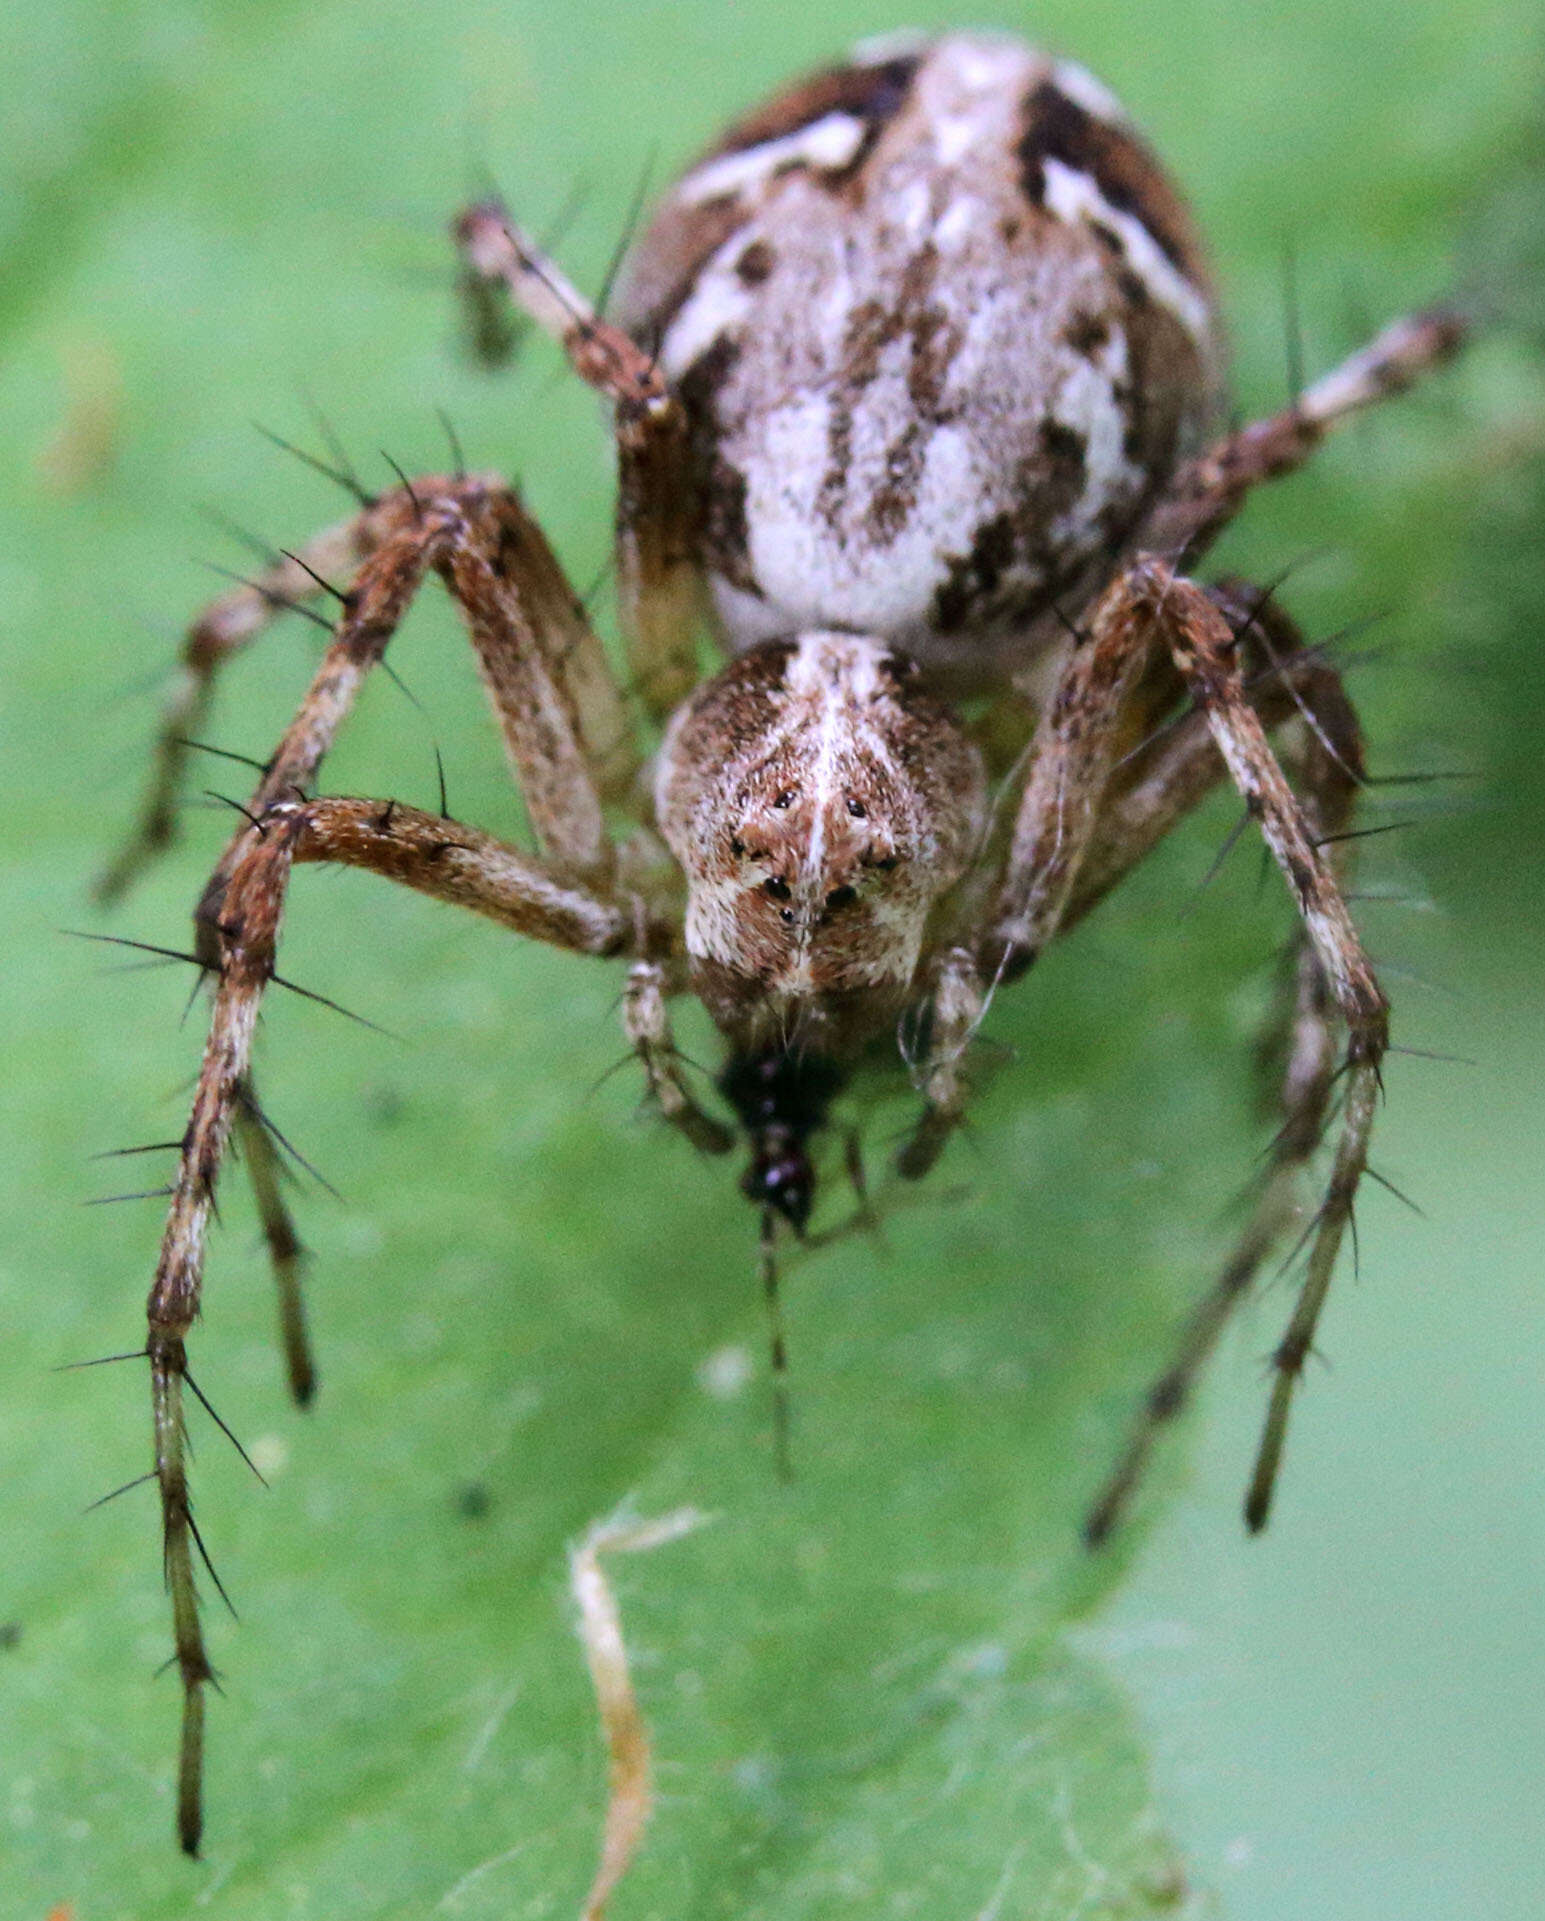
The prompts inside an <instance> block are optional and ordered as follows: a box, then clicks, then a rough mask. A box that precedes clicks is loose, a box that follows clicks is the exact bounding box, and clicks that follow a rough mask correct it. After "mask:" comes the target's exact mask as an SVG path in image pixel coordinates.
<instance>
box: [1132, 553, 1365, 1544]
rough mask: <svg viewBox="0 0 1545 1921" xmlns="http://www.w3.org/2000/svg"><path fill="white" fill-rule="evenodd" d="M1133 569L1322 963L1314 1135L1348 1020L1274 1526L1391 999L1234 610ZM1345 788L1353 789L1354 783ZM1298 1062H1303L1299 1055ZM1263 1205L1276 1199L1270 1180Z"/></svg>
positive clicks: (1286, 1354) (1289, 1366)
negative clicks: (1300, 1389) (1274, 738)
mask: <svg viewBox="0 0 1545 1921" xmlns="http://www.w3.org/2000/svg"><path fill="white" fill-rule="evenodd" d="M1129 578H1130V580H1131V582H1132V589H1133V592H1134V594H1135V595H1139V596H1143V597H1146V598H1147V599H1148V601H1149V603H1150V605H1151V606H1152V608H1153V610H1154V618H1155V620H1156V622H1157V624H1158V626H1159V629H1160V631H1161V632H1162V633H1163V635H1164V638H1165V640H1166V642H1167V643H1168V645H1169V648H1170V651H1171V653H1172V655H1173V657H1174V660H1175V664H1176V666H1177V667H1178V668H1179V669H1180V672H1181V673H1182V674H1183V675H1184V677H1185V679H1186V681H1187V683H1188V685H1189V686H1190V688H1191V691H1192V693H1193V696H1194V697H1195V699H1196V701H1197V704H1198V706H1199V707H1200V709H1201V710H1202V713H1203V715H1204V717H1205V719H1206V722H1207V725H1208V728H1209V730H1210V731H1211V734H1212V737H1213V741H1214V743H1215V745H1216V747H1217V750H1218V752H1219V754H1220V755H1221V757H1222V759H1223V761H1224V764H1225V765H1226V766H1227V768H1228V771H1229V773H1230V775H1231V776H1232V778H1233V781H1234V784H1235V786H1236V787H1237V788H1238V790H1239V792H1240V793H1241V794H1242V795H1243V797H1244V800H1245V804H1246V807H1247V808H1248V810H1249V812H1250V813H1251V815H1252V817H1253V818H1254V819H1255V820H1256V821H1257V822H1258V824H1259V826H1260V829H1261V833H1262V836H1263V837H1264V839H1265V841H1266V844H1267V846H1268V847H1269V848H1270V849H1271V852H1272V855H1273V857H1274V858H1275V860H1276V862H1277V864H1278V866H1279V867H1280V868H1281V869H1282V872H1283V875H1284V877H1285V878H1286V880H1287V882H1288V885H1289V888H1290V890H1291V891H1292V893H1293V896H1294V898H1295V900H1296V902H1297V904H1298V910H1299V914H1300V916H1301V918H1302V922H1303V927H1304V933H1305V937H1306V945H1307V950H1308V951H1309V953H1310V954H1311V955H1312V962H1313V965H1312V967H1311V968H1310V969H1309V971H1308V972H1307V973H1306V974H1303V975H1301V984H1300V989H1299V1003H1300V1024H1301V1026H1302V1029H1303V1033H1304V1035H1305V1037H1306V1042H1307V1044H1308V1047H1309V1057H1308V1058H1307V1059H1306V1060H1305V1061H1304V1062H1303V1063H1301V1064H1300V1065H1299V1068H1298V1070H1297V1071H1301V1072H1303V1073H1304V1075H1305V1076H1306V1088H1307V1090H1308V1092H1307V1093H1306V1094H1305V1095H1304V1096H1303V1097H1302V1098H1301V1112H1300V1114H1299V1116H1298V1117H1297V1119H1298V1121H1299V1122H1300V1123H1301V1124H1302V1125H1305V1126H1306V1125H1307V1123H1308V1122H1309V1121H1310V1120H1311V1119H1313V1121H1314V1123H1315V1125H1314V1132H1315V1135H1316V1136H1317V1133H1318V1121H1319V1118H1320V1116H1322V1115H1323V1112H1324V1103H1325V1100H1326V1099H1327V1098H1328V1093H1329V1084H1330V1083H1329V1077H1328V1074H1327V1072H1326V1070H1325V1068H1324V1066H1323V1064H1322V1063H1321V1062H1320V1061H1319V1059H1318V1055H1319V1050H1320V1048H1321V1046H1322V1040H1321V1036H1322V1035H1323V1026H1324V1022H1323V1015H1322V1013H1321V1012H1320V1011H1319V1008H1318V1000H1319V997H1320V996H1321V995H1324V996H1325V997H1326V998H1328V1000H1329V1001H1330V1003H1331V1004H1332V1005H1333V1006H1334V1008H1335V1010H1336V1013H1337V1014H1338V1016H1339V1017H1340V1019H1341V1021H1342V1022H1343V1023H1344V1024H1345V1027H1346V1030H1347V1048H1346V1058H1345V1062H1344V1065H1343V1072H1344V1076H1345V1081H1346V1087H1345V1094H1344V1099H1343V1108H1342V1119H1341V1130H1340V1136H1339V1139H1338V1141H1337V1145H1336V1151H1335V1158H1334V1162H1333V1165H1332V1168H1331V1175H1330V1181H1329V1185H1328V1187H1327V1190H1326V1194H1325V1198H1324V1200H1323V1202H1322V1203H1321V1206H1320V1208H1319V1211H1318V1213H1317V1215H1316V1216H1315V1218H1314V1220H1313V1221H1312V1222H1311V1223H1310V1229H1309V1260H1308V1269H1307V1273H1306V1275H1305V1279H1304V1282H1303V1286H1302V1289H1301V1291H1300V1294H1299V1297H1298V1304H1297V1307H1296V1308H1295V1311H1294V1314H1293V1317H1292V1320H1291V1321H1290V1323H1289V1326H1288V1329H1287V1332H1286V1334H1285V1335H1284V1336H1283V1339H1282V1340H1281V1342H1280V1343H1279V1344H1278V1346H1277V1349H1276V1351H1275V1353H1274V1354H1273V1356H1272V1365H1273V1368H1274V1370H1275V1375H1274V1380H1273V1386H1272V1394H1271V1402H1270V1406H1269V1408H1268V1411H1267V1417H1266V1425H1265V1430H1264V1432H1263V1434H1262V1438H1261V1446H1260V1452H1259V1454H1258V1456H1257V1460H1256V1466H1255V1471H1254V1474H1253V1476H1252V1479H1251V1484H1250V1488H1249V1491H1248V1493H1247V1495H1246V1500H1245V1519H1246V1522H1247V1524H1248V1526H1249V1527H1250V1528H1251V1530H1252V1531H1256V1530H1259V1529H1260V1528H1262V1527H1264V1526H1265V1524H1266V1519H1267V1515H1268V1513H1269V1511H1270V1506H1271V1497H1272V1491H1273V1488H1274V1486H1275V1482H1276V1475H1277V1469H1278V1466H1279V1464H1280V1461H1281V1454H1282V1445H1283V1441H1284V1439H1285V1436H1286V1432H1287V1421H1288V1415H1289V1412H1290V1409H1291V1405H1292V1397H1293V1391H1294V1388H1295V1386H1296V1383H1297V1381H1298V1378H1299V1376H1300V1374H1301V1373H1302V1371H1303V1366H1304V1362H1305V1361H1306V1359H1307V1358H1308V1355H1309V1352H1310V1349H1311V1347H1312V1345H1313V1341H1314V1333H1315V1328H1316V1326H1317V1324H1318V1320H1319V1315H1320V1311H1321V1309H1322V1308H1323V1306H1324V1304H1325V1298H1326V1295H1327V1293H1328V1291H1329V1288H1330V1279H1331V1274H1332V1271H1333V1269H1334V1267H1335V1263H1336V1257H1337V1255H1338V1253H1339V1252H1340V1248H1341V1242H1342V1239H1343V1237H1344V1235H1345V1232H1346V1227H1347V1224H1348V1222H1349V1221H1350V1219H1351V1215H1352V1205H1353V1201H1354V1199H1355V1196H1356V1193H1357V1188H1358V1184H1359V1182H1360V1180H1361V1178H1362V1174H1363V1170H1364V1168H1365V1167H1366V1165H1367V1159H1368V1141H1369V1136H1370V1134H1371V1132H1372V1128H1373V1121H1374V1116H1375V1113H1376V1111H1377V1106H1378V1097H1379V1087H1380V1081H1379V1064H1380V1062H1381V1060H1382V1058H1383V1055H1384V1051H1385V1048H1386V1046H1387V1044H1388V1028H1389V1008H1388V1003H1387V1002H1386V1000H1385V998H1384V994H1383V991H1382V989H1381V988H1380V986H1379V984H1378V981H1377V980H1376V978H1375V976H1374V973H1373V969H1372V967H1371V966H1370V964H1369V961H1368V957H1367V955H1366V954H1365V953H1364V951H1363V947H1362V942H1361V940H1360V939H1359V938H1358V934H1357V930H1356V928H1355V927H1354V926H1353V924H1352V919H1351V915H1350V914H1349V913H1348V911H1347V908H1346V904H1345V902H1344V900H1343V899H1342V897H1341V891H1340V887H1339V885H1338V883H1337V879H1336V875H1335V873H1334V871H1333V869H1332V867H1331V865H1330V863H1329V861H1328V860H1327V859H1326V857H1325V854H1324V852H1323V851H1322V848H1321V846H1320V840H1321V839H1322V838H1323V836H1322V835H1320V834H1317V832H1316V829H1315V825H1314V823H1313V821H1312V820H1311V819H1310V818H1308V817H1306V815H1305V812H1304V809H1303V808H1302V807H1301V806H1300V805H1299V803H1298V800H1297V798H1296V797H1295V795H1294V793H1293V790H1292V789H1291V787H1289V785H1288V783H1287V780H1286V778H1285V777H1284V775H1283V773H1282V770H1281V768H1280V767H1279V766H1278V764H1277V761H1276V758H1275V756H1274V755H1273V753H1272V751H1271V748H1270V746H1269V744H1268V742H1267V740H1266V736H1265V732H1264V730H1263V728H1262V725H1261V721H1260V717H1259V715H1258V714H1257V713H1256V712H1255V711H1254V709H1253V708H1252V707H1251V705H1250V702H1249V700H1248V698H1247V696H1246V694H1245V691H1244V671H1243V666H1242V658H1241V656H1242V652H1243V650H1242V648H1241V647H1240V646H1239V644H1238V642H1237V640H1236V637H1235V635H1234V632H1233V630H1232V628H1231V627H1230V624H1229V622H1228V620H1227V619H1226V618H1225V616H1224V614H1223V613H1222V612H1221V610H1220V609H1219V608H1218V606H1217V605H1216V604H1215V603H1214V602H1213V601H1212V600H1210V599H1209V598H1208V596H1207V595H1206V594H1204V593H1203V592H1202V591H1201V589H1199V588H1197V587H1195V586H1193V585H1192V584H1191V583H1190V582H1189V581H1185V580H1181V579H1177V578H1176V577H1175V576H1174V575H1173V574H1172V573H1171V572H1170V571H1169V569H1168V568H1167V567H1165V566H1164V565H1163V564H1162V563H1160V562H1156V561H1152V560H1146V561H1141V562H1139V563H1138V565H1137V566H1136V567H1135V568H1134V569H1133V570H1132V574H1131V575H1130V576H1129ZM1312 732H1313V730H1311V733H1312ZM1313 737H1314V739H1315V745H1316V746H1317V747H1318V748H1319V749H1320V750H1321V751H1323V752H1325V753H1327V754H1328V755H1329V756H1330V757H1331V758H1333V759H1334V760H1338V761H1341V762H1342V763H1346V755H1345V754H1344V753H1342V752H1339V751H1338V750H1337V749H1336V748H1335V745H1334V743H1333V742H1332V741H1331V740H1330V739H1329V737H1328V736H1326V735H1324V734H1323V732H1322V733H1320V734H1318V735H1314V736H1313ZM1340 774H1341V776H1342V777H1344V778H1346V779H1348V780H1349V781H1350V782H1351V783H1352V784H1354V785H1355V781H1356V778H1357V774H1358V763H1357V761H1356V760H1355V759H1354V760H1352V761H1351V762H1350V763H1349V764H1343V765H1342V766H1341V768H1340ZM1319 784H1320V787H1321V789H1322V791H1323V790H1324V789H1325V788H1327V787H1330V788H1331V790H1332V791H1334V782H1333V780H1332V777H1331V776H1330V775H1329V774H1327V772H1326V770H1325V768H1324V767H1323V766H1322V767H1321V768H1320V782H1319ZM1342 799H1343V801H1349V800H1350V793H1346V794H1344V795H1343V796H1342ZM1291 1071H1294V1070H1293V1065H1292V1062H1291V1057H1290V1072H1291ZM1286 1146H1287V1149H1288V1161H1287V1162H1286V1163H1285V1164H1284V1166H1283V1168H1282V1170H1281V1172H1282V1175H1283V1183H1284V1185H1285V1184H1286V1183H1287V1182H1288V1181H1289V1180H1290V1177H1291V1173H1292V1171H1293V1166H1294V1165H1295V1164H1296V1162H1297V1161H1298V1160H1299V1159H1301V1158H1302V1157H1303V1151H1304V1150H1303V1143H1301V1142H1300V1141H1299V1140H1298V1139H1297V1138H1296V1137H1295V1136H1294V1130H1293V1128H1292V1127H1290V1129H1289V1135H1288V1139H1287V1142H1286ZM1284 1204H1285V1203H1284ZM1263 1205H1267V1206H1268V1210H1269V1209H1270V1205H1271V1195H1270V1192H1269V1193H1268V1197H1267V1202H1266V1203H1263ZM1257 1258H1259V1257H1257Z"/></svg>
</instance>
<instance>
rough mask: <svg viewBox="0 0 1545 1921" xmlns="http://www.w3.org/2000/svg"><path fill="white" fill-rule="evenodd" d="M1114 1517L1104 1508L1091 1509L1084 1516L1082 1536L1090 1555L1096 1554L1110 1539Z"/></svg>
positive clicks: (1114, 1522)
mask: <svg viewBox="0 0 1545 1921" xmlns="http://www.w3.org/2000/svg"><path fill="white" fill-rule="evenodd" d="M1115 1524H1116V1517H1115V1516H1114V1515H1113V1514H1112V1513H1111V1512H1110V1511H1109V1510H1108V1509H1107V1508H1105V1507H1104V1506H1101V1507H1097V1508H1095V1509H1093V1510H1092V1511H1091V1512H1090V1513H1089V1514H1088V1515H1086V1516H1085V1519H1084V1525H1083V1528H1082V1530H1081V1531H1082V1534H1083V1539H1084V1546H1085V1547H1086V1548H1087V1549H1088V1550H1089V1552H1090V1553H1091V1554H1098V1553H1099V1551H1100V1549H1101V1548H1102V1547H1104V1545H1105V1543H1106V1542H1107V1541H1108V1540H1109V1539H1110V1537H1111V1530H1112V1529H1113V1528H1114V1527H1115Z"/></svg>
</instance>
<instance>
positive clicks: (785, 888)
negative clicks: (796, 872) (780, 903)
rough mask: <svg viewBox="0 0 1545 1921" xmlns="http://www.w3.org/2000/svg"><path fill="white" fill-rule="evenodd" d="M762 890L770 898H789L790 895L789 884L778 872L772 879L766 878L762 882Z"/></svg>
mask: <svg viewBox="0 0 1545 1921" xmlns="http://www.w3.org/2000/svg"><path fill="white" fill-rule="evenodd" d="M762 892H763V893H764V894H765V895H766V896H767V897H768V899H769V900H787V899H788V897H789V884H788V882H787V881H786V880H782V879H780V877H779V876H778V875H777V874H774V875H773V877H772V879H771V880H764V881H763V882H762Z"/></svg>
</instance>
